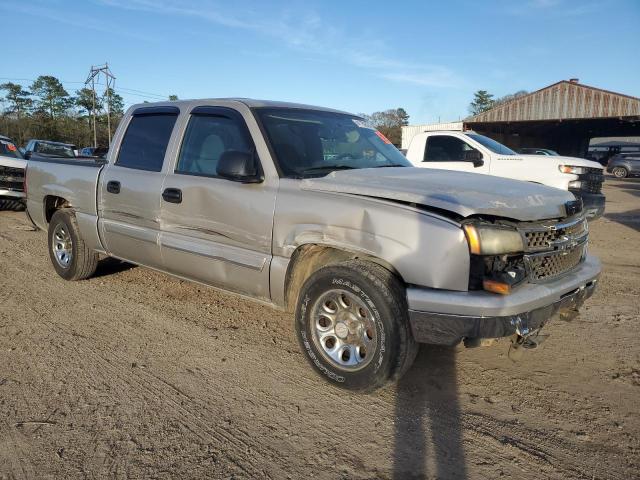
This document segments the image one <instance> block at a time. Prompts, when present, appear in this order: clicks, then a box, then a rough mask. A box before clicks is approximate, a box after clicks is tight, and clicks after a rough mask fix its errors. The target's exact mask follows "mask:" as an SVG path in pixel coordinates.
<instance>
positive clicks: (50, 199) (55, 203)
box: [44, 195, 71, 223]
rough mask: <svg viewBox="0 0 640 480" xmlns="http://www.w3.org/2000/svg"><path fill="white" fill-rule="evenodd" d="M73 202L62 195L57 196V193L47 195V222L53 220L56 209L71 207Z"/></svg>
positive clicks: (45, 207) (45, 211) (45, 206)
mask: <svg viewBox="0 0 640 480" xmlns="http://www.w3.org/2000/svg"><path fill="white" fill-rule="evenodd" d="M70 206H71V204H70V203H69V202H68V201H67V200H66V199H64V198H62V197H56V196H55V195H47V196H46V197H45V198H44V217H45V220H46V221H47V223H49V222H50V221H51V217H53V214H54V213H56V210H60V209H61V208H67V207H70Z"/></svg>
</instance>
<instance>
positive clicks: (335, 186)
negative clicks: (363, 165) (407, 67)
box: [301, 167, 575, 221]
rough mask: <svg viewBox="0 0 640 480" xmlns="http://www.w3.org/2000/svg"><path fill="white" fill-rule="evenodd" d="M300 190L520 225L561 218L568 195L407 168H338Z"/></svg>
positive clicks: (527, 185)
mask: <svg viewBox="0 0 640 480" xmlns="http://www.w3.org/2000/svg"><path fill="white" fill-rule="evenodd" d="M301 188H302V189H303V190H311V191H317V192H331V193H346V194H352V195H360V196H366V197H374V198H382V199H388V200H395V201H400V202H406V203H415V204H418V205H422V206H425V207H431V208H435V209H440V210H446V211H449V212H453V213H456V214H458V215H460V216H462V217H468V216H471V215H491V216H496V217H504V218H511V219H515V220H520V221H536V220H546V219H552V218H560V217H564V216H566V210H565V204H566V203H567V202H570V201H573V200H575V198H574V196H573V194H571V193H569V192H567V191H564V190H559V189H557V188H551V187H546V186H544V185H539V184H534V183H528V182H521V181H519V180H510V179H506V178H500V177H493V176H489V175H479V174H476V173H467V172H454V171H451V170H436V169H423V168H413V167H397V168H367V169H357V170H340V171H335V172H332V173H330V174H329V175H327V176H325V177H320V178H308V179H305V180H303V181H302V182H301Z"/></svg>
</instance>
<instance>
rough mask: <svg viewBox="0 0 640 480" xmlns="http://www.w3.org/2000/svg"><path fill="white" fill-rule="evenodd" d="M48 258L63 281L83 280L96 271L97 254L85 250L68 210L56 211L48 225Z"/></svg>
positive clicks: (73, 217)
mask: <svg viewBox="0 0 640 480" xmlns="http://www.w3.org/2000/svg"><path fill="white" fill-rule="evenodd" d="M48 243H49V256H50V258H51V263H53V268H55V270H56V272H57V273H58V275H60V276H61V277H62V278H64V279H65V280H84V279H85V278H89V277H90V276H91V275H93V274H94V273H95V271H96V268H97V266H98V254H97V253H95V252H93V251H92V250H90V249H89V248H87V246H86V244H85V243H84V241H83V240H82V237H81V236H80V230H79V228H78V223H77V221H76V217H75V215H74V213H73V211H71V210H70V209H62V210H58V211H56V212H55V213H54V214H53V217H51V222H50V223H49V242H48Z"/></svg>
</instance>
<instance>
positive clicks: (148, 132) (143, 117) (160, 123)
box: [98, 107, 178, 268]
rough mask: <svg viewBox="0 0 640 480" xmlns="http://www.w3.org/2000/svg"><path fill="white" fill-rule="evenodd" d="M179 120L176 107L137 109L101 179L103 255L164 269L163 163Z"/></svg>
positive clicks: (99, 204)
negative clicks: (162, 234)
mask: <svg viewBox="0 0 640 480" xmlns="http://www.w3.org/2000/svg"><path fill="white" fill-rule="evenodd" d="M177 117H178V109H177V108H175V107H144V108H140V109H138V110H136V112H134V114H133V117H132V118H131V121H130V122H129V125H128V127H127V130H126V132H125V134H124V137H123V139H122V142H121V146H120V149H119V152H118V156H117V158H116V160H115V163H114V164H109V165H107V166H106V167H105V170H104V172H103V173H102V174H101V176H100V191H99V203H98V208H99V210H100V211H99V218H100V223H99V227H100V231H101V234H102V238H103V239H104V243H105V246H106V249H107V252H108V253H109V254H111V255H113V256H115V257H118V258H122V259H124V260H130V261H132V262H134V263H139V264H142V265H147V266H149V267H154V268H162V259H161V256H160V246H159V242H158V238H159V235H160V199H161V193H162V182H163V180H164V177H165V173H164V172H163V164H164V158H165V153H166V150H167V146H168V144H169V139H170V138H171V133H172V131H173V127H174V124H175V122H176V119H177Z"/></svg>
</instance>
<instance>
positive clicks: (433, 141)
mask: <svg viewBox="0 0 640 480" xmlns="http://www.w3.org/2000/svg"><path fill="white" fill-rule="evenodd" d="M472 150H474V149H473V147H471V146H470V145H469V144H468V143H467V142H465V141H463V140H461V139H459V138H458V137H451V136H448V135H431V136H429V137H427V145H426V147H425V149H424V160H423V161H424V162H465V161H467V153H466V152H469V151H472Z"/></svg>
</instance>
